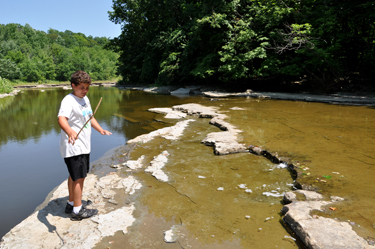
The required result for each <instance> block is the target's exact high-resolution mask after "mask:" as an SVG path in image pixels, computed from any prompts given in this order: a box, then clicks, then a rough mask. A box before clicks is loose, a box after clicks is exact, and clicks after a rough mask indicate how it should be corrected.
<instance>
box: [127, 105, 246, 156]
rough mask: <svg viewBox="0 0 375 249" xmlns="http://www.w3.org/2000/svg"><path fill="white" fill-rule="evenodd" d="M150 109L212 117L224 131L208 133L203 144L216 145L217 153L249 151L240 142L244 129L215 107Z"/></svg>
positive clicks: (182, 115) (174, 114)
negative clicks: (238, 127)
mask: <svg viewBox="0 0 375 249" xmlns="http://www.w3.org/2000/svg"><path fill="white" fill-rule="evenodd" d="M149 111H151V112H156V113H161V114H166V116H165V118H185V117H186V116H187V115H197V116H199V117H200V118H211V120H210V121H209V123H210V124H212V125H215V126H217V127H218V128H219V129H221V130H222V132H212V133H209V134H207V136H206V138H204V139H203V140H202V143H203V144H205V145H207V146H212V147H214V153H215V155H227V154H233V153H242V152H248V149H247V148H246V146H245V145H244V144H241V143H239V141H240V136H239V133H241V132H242V131H241V130H239V129H237V128H236V127H235V126H233V125H232V124H230V123H228V122H226V121H225V120H224V119H225V118H227V116H226V115H225V114H221V113H219V112H218V110H217V108H215V107H207V106H203V105H200V104H194V103H191V104H184V105H176V106H173V107H172V108H151V109H149ZM181 122H183V121H181ZM177 124H178V123H177ZM168 128H170V127H168ZM163 129H166V128H163ZM163 129H160V130H157V131H155V132H151V133H149V134H146V135H144V136H145V137H147V136H156V135H157V134H158V133H159V132H160V131H161V130H163ZM172 129H173V128H172ZM152 133H154V134H152ZM142 136H143V135H142ZM140 140H142V137H140V138H135V139H134V141H133V140H130V143H133V142H137V141H140ZM128 143H129V141H128Z"/></svg>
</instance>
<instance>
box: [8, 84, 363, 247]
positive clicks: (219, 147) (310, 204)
mask: <svg viewBox="0 0 375 249" xmlns="http://www.w3.org/2000/svg"><path fill="white" fill-rule="evenodd" d="M146 90H148V89H146ZM181 91H182V90H180V92H181ZM189 93H190V90H189ZM174 94H176V93H174ZM210 98H211V99H212V100H213V101H214V100H216V98H217V96H216V97H210ZM171 109H172V108H171ZM174 109H175V110H173V111H176V112H177V113H179V115H180V116H184V115H183V113H185V114H186V113H190V114H193V113H198V112H197V111H194V109H191V108H188V109H181V110H182V112H179V110H178V109H179V108H178V107H174ZM164 111H165V110H164ZM200 113H203V114H204V116H207V117H208V116H209V117H210V118H212V117H213V115H214V114H212V112H208V113H207V112H202V111H200ZM213 113H215V112H213ZM168 114H170V113H169V112H168ZM174 114H175V113H174ZM216 118H217V117H216ZM221 120H222V119H221ZM221 120H219V121H218V120H216V121H215V120H213V121H212V123H213V124H217V126H218V127H222V128H221V129H224V130H225V129H228V124H225V123H224V124H223V123H222V121H221ZM229 130H234V128H233V127H230V129H229ZM170 132H171V131H170ZM172 133H173V132H172ZM226 134H228V133H226ZM159 135H160V134H159ZM164 136H167V137H168V135H167V134H164ZM230 137H232V136H230ZM211 141H216V142H217V141H220V140H218V139H217V138H214V139H212V138H211ZM223 141H230V144H232V142H233V140H227V139H226V138H225V139H223ZM138 142H139V141H138ZM234 142H235V140H234ZM207 144H209V145H213V146H214V149H215V151H217V153H218V154H220V151H222V150H221V149H222V148H225V147H224V146H221V144H216V145H215V143H213V142H207ZM237 146H239V147H241V145H237ZM243 149H244V148H243V147H242V150H243ZM252 151H253V152H256V149H254V148H252ZM215 153H216V152H215ZM245 153H248V152H245ZM259 154H260V155H262V154H267V153H266V151H265V150H260V151H259ZM164 156H166V155H164ZM279 160H280V159H279ZM283 160H284V159H283ZM279 163H281V162H279ZM145 165H147V163H146V164H145ZM143 167H144V168H145V166H143ZM129 168H130V167H129ZM290 168H291V167H290ZM301 172H302V171H301ZM297 175H298V174H297ZM111 181H112V180H111ZM93 182H95V184H97V185H98V184H99V183H98V179H95V180H93ZM95 184H94V185H95ZM99 185H100V184H99ZM62 186H64V184H63V185H62ZM85 188H86V186H85ZM103 189H104V188H103ZM95 191H97V190H93V191H92V192H93V193H96V192H95ZM107 191H108V189H107V190H105V191H104V192H107ZM124 191H125V189H124ZM135 192H136V191H135ZM64 194H65V195H66V193H63V194H62V196H63V195H64ZM298 194H300V193H299V192H297V195H298ZM109 196H110V195H109ZM62 198H64V196H63V197H62ZM94 198H95V196H90V199H93V200H95V199H94ZM97 198H98V197H97ZM57 199H58V198H57V197H56V198H55V199H54V200H57ZM291 199H294V202H296V201H295V199H298V198H291ZM307 199H308V200H309V198H307ZM314 199H315V200H316V199H323V196H321V197H319V196H318V197H315V198H314ZM109 200H111V197H110V198H109ZM334 200H335V201H337V200H339V199H338V198H335V199H334ZM58 201H59V200H57V202H58ZM97 201H98V203H96V204H98V205H99V203H100V202H101V200H97ZM113 201H114V202H118V200H116V199H114V200H113ZM51 202H52V199H51V201H50V202H49V203H51ZM55 202H56V201H55ZM301 203H303V202H301ZM301 203H300V204H298V205H306V204H301ZM60 204H63V205H64V202H63V201H62V202H61V203H60ZM60 204H59V205H60ZM324 204H328V202H325V203H324ZM319 205H320V206H321V205H323V204H322V203H319ZM308 206H309V207H313V204H312V203H308ZM60 208H61V207H60ZM314 208H315V206H314ZM60 211H61V210H60ZM102 212H104V214H105V212H109V210H105V209H104V210H102ZM289 212H290V210H289V211H287V215H288V213H289ZM303 212H304V213H305V214H304V216H305V217H307V219H303V221H304V222H306V223H314V222H315V220H318V221H320V220H321V219H322V218H321V217H315V218H314V217H313V216H312V218H313V219H315V220H311V218H310V217H309V210H308V211H307V214H306V209H305V210H304V211H303ZM291 213H292V212H291ZM291 213H289V216H291ZM46 216H49V215H48V214H47V215H46ZM65 218H67V217H65ZM293 219H295V218H293ZM329 221H331V219H329ZM69 222H70V221H69ZM298 224H300V225H298V226H299V227H303V226H304V225H303V222H300V223H298ZM320 225H323V226H325V225H324V224H323V223H322V224H320ZM326 225H327V224H326ZM330 225H331V224H330ZM338 225H339V226H344V225H343V224H341V223H338ZM103 226H104V227H105V225H103ZM123 226H124V227H127V226H126V225H123ZM298 226H297V225H296V227H297V228H298ZM56 227H57V226H56ZM98 227H99V225H98ZM98 227H96V228H95V229H99V228H98ZM41 229H42V228H41ZM298 229H299V228H298ZM12 230H13V229H12ZM333 230H335V231H336V229H333ZM42 231H43V229H42ZM68 231H70V230H68ZM44 232H45V231H44ZM59 234H60V232H59ZM67 236H68V237H69V236H70V237H73V236H74V235H73V233H67ZM301 236H302V235H301ZM308 236H310V235H309V234H307V235H305V238H307V237H308ZM345 237H350V236H345ZM328 238H329V237H328ZM75 239H76V238H75ZM97 240H98V239H97V237H96V238H95V240H94V241H97ZM69 243H70V242H69ZM77 243H78V242H77ZM330 243H332V241H330ZM331 248H332V247H331ZM337 248H339V247H337ZM352 248H356V247H352ZM358 248H364V247H358Z"/></svg>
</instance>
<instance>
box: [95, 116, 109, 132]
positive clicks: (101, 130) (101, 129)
mask: <svg viewBox="0 0 375 249" xmlns="http://www.w3.org/2000/svg"><path fill="white" fill-rule="evenodd" d="M91 126H92V128H94V129H95V130H97V131H98V132H99V133H100V134H102V135H108V136H109V135H112V133H111V132H109V131H107V130H104V129H103V128H102V127H101V126H100V124H99V123H98V121H97V120H96V119H95V118H94V117H93V118H92V119H91Z"/></svg>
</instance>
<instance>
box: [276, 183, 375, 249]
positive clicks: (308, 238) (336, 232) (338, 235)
mask: <svg viewBox="0 0 375 249" xmlns="http://www.w3.org/2000/svg"><path fill="white" fill-rule="evenodd" d="M297 192H298V193H300V194H303V195H305V197H306V201H297V200H296V198H295V197H296V196H295V194H294V193H293V192H288V193H286V194H285V196H284V199H287V200H289V201H292V202H291V203H290V204H287V205H285V206H284V207H283V209H282V210H281V211H282V212H283V213H285V216H284V218H283V220H284V221H285V222H286V223H287V224H288V225H289V226H290V227H291V229H292V230H293V231H294V232H295V233H296V235H297V236H298V237H299V238H300V239H301V240H302V242H303V243H304V244H305V245H306V246H307V247H308V248H314V249H323V248H333V249H346V248H358V249H359V248H361V249H364V248H368V249H370V248H372V249H374V248H375V247H374V246H370V245H369V244H368V243H367V242H366V241H365V239H363V238H361V237H359V236H358V235H357V234H356V233H355V232H354V231H353V229H352V227H351V226H350V225H349V223H348V222H340V221H337V220H335V219H331V218H325V217H320V216H315V217H313V216H311V215H310V213H311V211H313V210H318V211H324V210H323V207H324V206H326V205H329V204H330V203H332V202H330V201H321V200H320V199H322V195H320V194H318V193H315V192H312V191H303V190H298V191H297ZM314 200H315V201H314ZM334 200H335V201H336V200H338V198H337V197H335V198H334Z"/></svg>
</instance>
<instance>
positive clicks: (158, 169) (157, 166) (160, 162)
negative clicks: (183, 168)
mask: <svg viewBox="0 0 375 249" xmlns="http://www.w3.org/2000/svg"><path fill="white" fill-rule="evenodd" d="M168 156H169V153H168V151H166V150H165V151H163V152H162V153H161V154H159V155H157V156H156V157H155V158H154V160H152V161H151V163H150V166H148V167H147V168H146V170H145V171H146V172H150V173H151V174H152V176H154V177H155V178H156V179H158V180H159V181H163V182H167V181H168V180H169V178H168V176H167V174H165V173H164V172H163V171H162V168H163V167H164V165H165V164H166V163H167V161H168Z"/></svg>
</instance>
